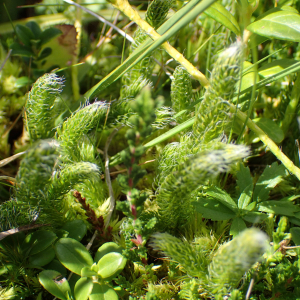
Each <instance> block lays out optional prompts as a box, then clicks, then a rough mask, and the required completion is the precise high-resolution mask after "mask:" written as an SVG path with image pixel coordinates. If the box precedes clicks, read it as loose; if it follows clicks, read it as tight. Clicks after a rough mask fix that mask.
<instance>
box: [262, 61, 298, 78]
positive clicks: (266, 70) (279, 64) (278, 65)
mask: <svg viewBox="0 0 300 300" xmlns="http://www.w3.org/2000/svg"><path fill="white" fill-rule="evenodd" d="M296 63H298V61H297V60H294V59H278V60H274V61H272V62H270V63H268V64H265V65H264V66H262V67H261V68H259V69H258V73H259V75H261V76H263V77H264V78H267V77H270V76H274V75H275V74H277V73H279V72H281V71H283V70H284V69H286V68H288V67H290V66H292V65H294V64H296Z"/></svg>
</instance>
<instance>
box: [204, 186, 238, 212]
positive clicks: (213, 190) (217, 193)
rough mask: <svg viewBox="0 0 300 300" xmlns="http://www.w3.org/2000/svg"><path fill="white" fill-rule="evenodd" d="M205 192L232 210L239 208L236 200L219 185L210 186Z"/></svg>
mask: <svg viewBox="0 0 300 300" xmlns="http://www.w3.org/2000/svg"><path fill="white" fill-rule="evenodd" d="M205 193H206V194H207V195H209V196H211V197H213V198H215V199H216V200H218V201H220V202H221V203H222V204H224V205H225V206H227V207H228V208H230V209H231V210H233V211H234V210H235V209H237V205H236V203H235V202H234V200H233V199H232V198H231V197H230V196H229V195H228V194H227V193H226V192H225V191H222V190H221V189H220V188H218V187H210V188H208V189H207V190H206V191H205Z"/></svg>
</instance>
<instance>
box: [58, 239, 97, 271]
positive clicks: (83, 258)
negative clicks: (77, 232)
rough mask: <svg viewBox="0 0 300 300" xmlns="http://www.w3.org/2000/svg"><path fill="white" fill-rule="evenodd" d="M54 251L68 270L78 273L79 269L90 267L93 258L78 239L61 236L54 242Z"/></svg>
mask: <svg viewBox="0 0 300 300" xmlns="http://www.w3.org/2000/svg"><path fill="white" fill-rule="evenodd" d="M55 252H56V256H57V258H58V259H59V261H60V262H61V263H62V264H63V265H64V266H65V267H66V268H67V269H69V270H70V271H72V272H73V273H76V274H78V275H80V274H81V269H82V268H84V267H90V266H91V265H92V264H93V259H92V257H91V255H90V253H89V252H88V251H87V250H86V248H85V247H84V246H83V245H82V244H81V243H79V242H78V241H76V240H74V239H70V238H62V239H60V240H58V242H57V243H56V244H55Z"/></svg>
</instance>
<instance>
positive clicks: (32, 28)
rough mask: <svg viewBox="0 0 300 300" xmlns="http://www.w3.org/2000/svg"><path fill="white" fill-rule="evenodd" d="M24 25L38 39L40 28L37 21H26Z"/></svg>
mask: <svg viewBox="0 0 300 300" xmlns="http://www.w3.org/2000/svg"><path fill="white" fill-rule="evenodd" d="M26 27H28V28H29V29H30V31H31V32H32V33H33V35H34V39H35V40H38V39H39V38H40V35H41V33H42V30H41V28H40V26H39V24H38V23H36V22H34V21H30V22H27V23H26Z"/></svg>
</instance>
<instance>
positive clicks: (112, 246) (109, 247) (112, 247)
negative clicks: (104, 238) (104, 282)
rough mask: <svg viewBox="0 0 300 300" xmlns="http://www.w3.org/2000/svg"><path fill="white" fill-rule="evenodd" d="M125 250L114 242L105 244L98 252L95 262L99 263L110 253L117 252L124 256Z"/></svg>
mask: <svg viewBox="0 0 300 300" xmlns="http://www.w3.org/2000/svg"><path fill="white" fill-rule="evenodd" d="M122 251H123V248H122V247H121V246H119V245H118V244H116V243H114V242H108V243H105V244H103V245H102V246H101V247H99V249H98V250H97V252H96V255H95V259H94V262H96V263H97V262H98V261H99V260H100V259H101V258H102V257H103V256H104V255H105V254H107V253H110V252H117V253H120V254H122Z"/></svg>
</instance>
